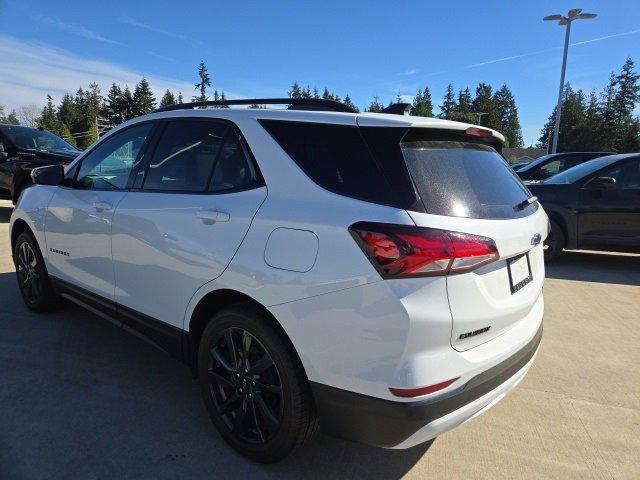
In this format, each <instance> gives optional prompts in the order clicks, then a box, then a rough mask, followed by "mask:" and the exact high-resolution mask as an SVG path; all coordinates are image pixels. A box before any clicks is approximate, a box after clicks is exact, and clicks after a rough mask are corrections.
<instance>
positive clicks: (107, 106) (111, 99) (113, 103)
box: [102, 83, 125, 125]
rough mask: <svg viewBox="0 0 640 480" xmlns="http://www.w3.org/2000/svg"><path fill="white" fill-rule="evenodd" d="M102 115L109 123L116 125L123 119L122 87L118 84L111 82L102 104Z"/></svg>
mask: <svg viewBox="0 0 640 480" xmlns="http://www.w3.org/2000/svg"><path fill="white" fill-rule="evenodd" d="M102 116H103V117H104V118H106V119H107V121H108V122H109V124H111V125H118V124H120V123H122V122H123V121H124V118H125V116H124V112H123V99H122V89H121V88H120V85H118V84H116V83H113V84H112V85H111V88H109V92H108V93H107V98H106V99H105V102H104V104H103V106H102Z"/></svg>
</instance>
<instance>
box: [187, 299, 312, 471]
mask: <svg viewBox="0 0 640 480" xmlns="http://www.w3.org/2000/svg"><path fill="white" fill-rule="evenodd" d="M197 362H198V381H199V383H200V391H201V393H202V399H203V401H204V404H205V406H206V407H207V411H208V412H209V417H210V418H211V421H212V422H213V424H214V426H215V427H216V429H217V430H218V432H219V433H220V435H221V436H222V438H223V439H224V440H225V441H226V442H227V443H228V444H229V445H230V446H231V447H233V448H234V449H235V450H236V451H237V452H239V453H240V454H241V455H243V456H245V457H247V458H249V459H251V460H253V461H256V462H261V463H273V462H277V461H279V460H282V459H283V458H284V457H286V456H287V455H289V454H290V453H291V452H293V451H294V450H296V449H297V448H299V447H300V446H302V445H303V444H305V443H306V442H308V441H309V440H310V439H311V438H313V436H314V435H315V433H316V432H317V431H318V428H319V421H318V415H317V412H316V407H315V402H314V399H313V394H312V392H311V385H310V384H309V380H308V379H307V375H306V373H305V370H304V367H303V366H302V362H301V361H300V358H299V356H298V354H297V352H296V350H295V348H294V347H293V345H292V343H291V341H290V340H289V338H288V337H287V336H286V334H285V333H284V331H283V330H282V329H281V328H280V326H279V325H278V323H277V320H275V319H274V318H273V317H272V316H271V315H270V314H269V312H267V311H265V310H264V309H261V308H259V307H258V306H255V305H251V304H249V305H247V304H236V305H232V306H228V307H226V308H224V309H222V310H221V311H219V312H217V313H216V314H215V315H213V316H212V318H211V319H210V320H209V323H208V324H207V326H206V327H205V329H204V331H203V332H202V336H201V337H200V341H199V348H198V358H197Z"/></svg>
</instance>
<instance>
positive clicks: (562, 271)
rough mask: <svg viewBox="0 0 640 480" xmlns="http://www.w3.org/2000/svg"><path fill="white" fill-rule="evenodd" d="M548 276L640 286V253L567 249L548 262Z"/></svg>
mask: <svg viewBox="0 0 640 480" xmlns="http://www.w3.org/2000/svg"><path fill="white" fill-rule="evenodd" d="M546 276H547V278H557V279H561V280H578V281H581V282H598V283H613V284H620V285H634V286H638V285H640V255H630V254H615V253H599V252H564V253H563V254H562V256H561V257H560V258H559V259H558V260H556V261H554V262H552V263H550V264H547V265H546Z"/></svg>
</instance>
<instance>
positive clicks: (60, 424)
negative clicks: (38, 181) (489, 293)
mask: <svg viewBox="0 0 640 480" xmlns="http://www.w3.org/2000/svg"><path fill="white" fill-rule="evenodd" d="M10 213H11V209H10V204H9V202H4V201H0V364H1V367H0V479H2V480H4V479H34V478H43V479H44V478H46V479H57V478H61V479H62V478H64V479H97V478H118V479H124V478H153V479H163V478H167V479H177V478H179V479H190V478H243V479H254V478H256V479H261V478H280V479H285V478H302V477H304V478H368V479H377V478H385V479H393V478H404V477H406V478H448V479H457V478H461V479H469V478H473V479H477V478H487V479H494V478H532V479H533V478H535V479H541V478H550V479H565V478H567V479H568V478H572V479H573V478H597V479H600V478H602V479H611V478H616V479H617V478H629V479H637V478H640V347H639V345H640V328H639V326H640V255H636V256H633V255H615V254H594V253H585V252H580V253H578V252H576V253H568V254H566V255H565V257H564V258H563V259H561V260H560V261H559V262H558V263H557V264H554V265H553V266H551V267H549V268H548V269H547V277H548V278H547V281H546V284H545V299H546V315H545V333H544V338H543V342H542V347H541V350H540V353H539V355H538V357H537V359H536V362H535V364H534V366H533V367H532V370H531V371H530V373H529V375H528V377H527V378H526V379H525V380H524V381H523V382H522V383H521V384H520V385H519V387H518V388H517V389H516V391H514V392H513V393H512V394H511V395H510V396H508V397H507V398H506V399H505V400H503V401H502V402H501V403H499V404H498V405H497V406H496V407H494V408H493V409H491V410H489V411H488V412H487V413H485V414H484V415H482V416H480V417H479V418H476V419H475V420H473V421H471V422H469V423H467V424H465V425H463V426H462V427H460V428H458V429H457V430H455V431H453V432H450V433H448V434H445V435H444V436H442V437H441V438H439V439H437V440H436V441H435V442H434V443H433V445H432V446H431V448H429V449H426V448H425V447H416V448H414V449H411V450H406V451H386V450H380V449H375V448H369V447H365V446H362V445H357V444H352V443H348V442H344V441H340V440H335V439H332V438H329V437H325V436H320V437H319V438H318V439H317V440H316V441H315V442H314V443H313V444H312V445H310V446H309V447H307V448H305V449H304V450H303V451H301V452H299V453H298V454H297V455H295V456H294V457H293V458H290V459H288V460H286V461H284V462H282V463H280V464H277V465H270V466H262V465H255V464H252V463H250V462H248V461H245V460H243V459H242V458H241V457H239V456H238V455H236V454H235V453H234V452H233V451H232V450H231V449H230V448H228V447H227V446H226V445H225V444H224V443H223V441H222V440H221V439H220V438H219V437H218V435H217V433H216V432H215V431H214V429H213V427H212V425H211V424H210V422H209V419H208V417H207V414H206V412H205V409H204V406H203V405H202V403H201V401H200V397H199V392H198V390H197V387H196V384H195V383H194V381H193V380H192V378H191V375H190V372H189V370H188V369H187V368H186V367H185V366H183V365H181V364H179V363H178V362H176V361H174V360H172V359H170V358H169V357H167V356H166V355H164V354H163V353H161V352H159V351H157V350H155V349H154V348H153V347H151V346H149V345H147V344H146V343H144V342H142V341H140V340H139V339H137V338H135V337H133V336H131V335H129V334H127V333H125V332H123V331H121V330H118V329H117V328H115V327H113V326H112V325H110V324H109V323H107V322H104V321H102V320H100V319H99V318H97V317H96V316H94V315H93V314H91V313H88V312H85V311H83V310H81V309H79V308H75V307H68V308H67V309H65V310H63V311H62V312H58V313H56V314H52V315H44V316H37V315H34V314H32V313H30V312H29V311H28V310H27V308H26V307H24V306H23V304H22V301H21V299H20V297H19V293H18V290H17V286H16V282H15V274H14V268H13V263H12V262H11V258H10V249H9V241H8V222H9V215H10Z"/></svg>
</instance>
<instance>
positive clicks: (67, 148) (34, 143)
mask: <svg viewBox="0 0 640 480" xmlns="http://www.w3.org/2000/svg"><path fill="white" fill-rule="evenodd" d="M2 133H4V134H5V135H6V136H7V137H9V140H11V141H12V142H13V143H14V144H15V146H16V147H18V148H22V149H25V150H59V151H63V152H72V153H77V152H78V150H77V149H76V148H74V147H73V146H71V145H69V144H68V143H67V142H65V141H64V140H63V139H61V138H60V137H58V136H57V135H54V134H53V133H51V132H49V131H47V130H38V129H37V128H30V127H21V126H18V125H10V126H3V127H2Z"/></svg>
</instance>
